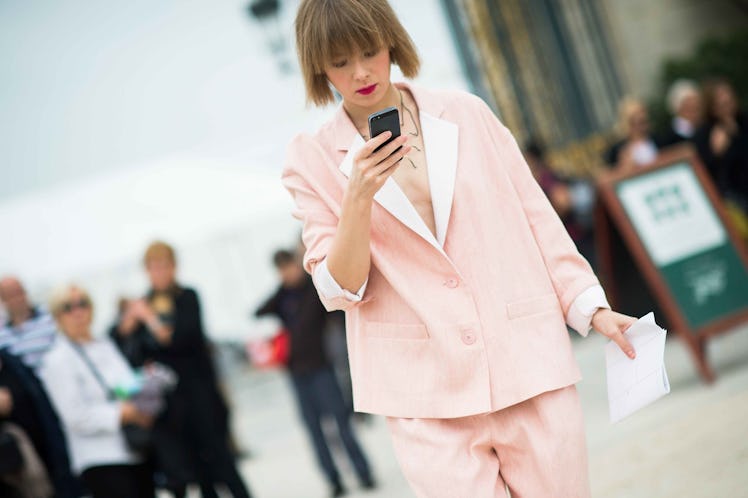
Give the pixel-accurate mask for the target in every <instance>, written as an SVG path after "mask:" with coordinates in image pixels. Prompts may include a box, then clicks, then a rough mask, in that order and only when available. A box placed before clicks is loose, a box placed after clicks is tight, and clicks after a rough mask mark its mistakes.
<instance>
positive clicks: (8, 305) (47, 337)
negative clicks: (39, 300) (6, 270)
mask: <svg viewBox="0 0 748 498" xmlns="http://www.w3.org/2000/svg"><path fill="white" fill-rule="evenodd" d="M0 301H2V303H3V306H4V307H5V309H6V310H7V313H8V317H7V323H6V324H5V325H4V326H0V349H7V350H8V351H9V352H11V353H12V354H14V355H16V356H18V357H20V358H21V360H23V362H24V363H25V364H26V365H28V366H29V367H31V368H32V369H37V368H39V365H40V364H41V361H42V358H44V355H45V354H46V353H47V351H49V349H50V348H51V347H52V345H53V344H54V342H55V339H56V337H57V325H56V324H55V321H54V319H53V318H52V316H51V315H50V314H49V313H47V312H46V311H45V310H44V309H43V308H42V307H41V306H34V305H33V304H31V303H30V302H29V299H28V296H27V295H26V289H24V287H23V285H21V282H20V281H19V280H18V279H17V278H16V277H10V276H8V277H4V278H2V279H0Z"/></svg>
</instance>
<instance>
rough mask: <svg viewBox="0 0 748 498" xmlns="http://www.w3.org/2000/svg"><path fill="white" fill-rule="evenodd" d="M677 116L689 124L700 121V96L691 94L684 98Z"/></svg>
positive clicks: (696, 93) (694, 93)
mask: <svg viewBox="0 0 748 498" xmlns="http://www.w3.org/2000/svg"><path fill="white" fill-rule="evenodd" d="M678 115H679V116H680V117H682V118H683V119H685V120H686V121H689V122H690V123H693V124H697V123H699V122H700V121H701V95H699V93H698V92H693V93H689V94H688V95H687V96H686V97H684V98H683V100H682V101H681V103H680V107H679V108H678Z"/></svg>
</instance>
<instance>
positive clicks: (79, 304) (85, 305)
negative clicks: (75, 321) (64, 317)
mask: <svg viewBox="0 0 748 498" xmlns="http://www.w3.org/2000/svg"><path fill="white" fill-rule="evenodd" d="M79 308H80V309H82V310H87V309H89V308H91V301H89V300H88V299H86V298H83V299H79V300H78V301H68V302H66V303H63V304H62V306H60V310H61V311H62V312H63V313H71V312H73V311H74V310H76V309H79Z"/></svg>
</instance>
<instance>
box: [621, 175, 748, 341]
mask: <svg viewBox="0 0 748 498" xmlns="http://www.w3.org/2000/svg"><path fill="white" fill-rule="evenodd" d="M615 193H616V196H617V197H618V200H619V201H620V202H621V205H622V206H623V209H624V212H625V213H626V216H627V217H628V219H629V221H630V222H631V224H632V226H633V227H634V229H635V230H636V233H637V235H638V236H639V239H640V240H641V242H642V244H643V245H644V248H645V250H646V252H647V254H648V255H649V257H650V258H651V260H652V262H653V263H654V265H655V266H656V267H657V269H658V270H659V272H660V274H661V276H662V278H663V279H664V281H665V283H666V285H667V286H668V288H669V289H670V292H671V294H672V296H673V297H674V299H675V301H676V304H677V305H678V307H679V308H680V311H681V314H682V315H683V316H684V317H685V319H686V321H687V322H688V325H689V326H690V328H691V329H692V330H693V329H697V328H699V327H702V326H705V325H707V324H709V323H711V322H713V321H715V320H718V319H721V318H724V317H727V316H730V315H732V314H734V313H738V312H741V311H745V310H748V271H746V267H745V266H744V264H743V262H742V260H741V259H740V256H739V255H738V252H737V250H736V249H735V247H734V246H733V243H732V240H731V239H730V237H729V235H728V233H727V230H726V229H725V227H724V225H723V223H722V221H721V219H720V218H719V216H718V215H717V213H716V211H715V209H714V206H713V205H712V204H711V202H710V201H709V198H708V197H707V195H706V193H705V191H704V189H703V187H702V184H701V183H700V182H699V179H698V177H697V176H696V174H695V173H694V170H693V169H692V168H691V166H690V165H689V164H688V163H687V162H686V161H680V162H676V163H674V164H672V165H669V166H666V167H663V168H658V169H655V170H653V171H651V172H649V173H646V174H642V175H637V176H634V177H631V178H628V179H623V180H621V181H619V182H618V183H617V184H616V186H615Z"/></svg>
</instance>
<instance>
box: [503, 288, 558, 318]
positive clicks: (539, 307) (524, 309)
mask: <svg viewBox="0 0 748 498" xmlns="http://www.w3.org/2000/svg"><path fill="white" fill-rule="evenodd" d="M560 309H561V304H560V303H559V302H558V296H556V294H555V293H552V294H545V295H542V296H540V297H534V298H532V299H523V300H521V301H514V302H511V303H507V305H506V314H507V316H508V317H509V319H510V320H515V319H517V318H522V317H525V316H532V315H539V314H542V313H551V312H558V311H560Z"/></svg>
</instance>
